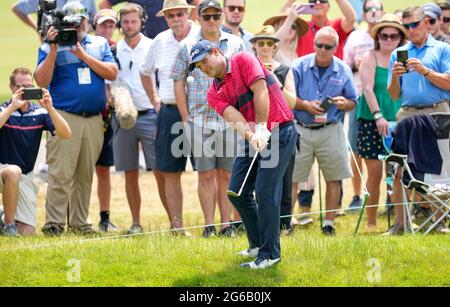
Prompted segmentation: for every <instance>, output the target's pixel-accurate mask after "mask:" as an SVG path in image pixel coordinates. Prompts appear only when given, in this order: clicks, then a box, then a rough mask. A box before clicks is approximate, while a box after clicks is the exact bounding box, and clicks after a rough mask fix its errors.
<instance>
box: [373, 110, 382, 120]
mask: <svg viewBox="0 0 450 307" xmlns="http://www.w3.org/2000/svg"><path fill="white" fill-rule="evenodd" d="M372 115H373V119H374V120H375V121H377V120H379V119H380V118H382V117H383V114H382V113H381V111H375V112H373V113H372Z"/></svg>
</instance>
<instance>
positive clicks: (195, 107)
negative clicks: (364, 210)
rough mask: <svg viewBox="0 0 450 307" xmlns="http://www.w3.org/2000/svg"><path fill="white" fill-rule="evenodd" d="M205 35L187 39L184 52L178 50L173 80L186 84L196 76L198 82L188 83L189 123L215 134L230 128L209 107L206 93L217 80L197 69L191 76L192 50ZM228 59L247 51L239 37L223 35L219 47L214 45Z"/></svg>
mask: <svg viewBox="0 0 450 307" xmlns="http://www.w3.org/2000/svg"><path fill="white" fill-rule="evenodd" d="M202 39H203V37H202V34H201V31H199V33H198V35H197V36H194V37H193V38H188V39H184V40H183V41H182V42H181V48H180V49H179V50H178V53H177V57H176V60H175V63H174V65H173V67H172V71H171V76H170V77H171V78H172V79H173V80H186V79H187V77H188V76H189V75H190V76H193V77H194V82H190V83H187V94H188V110H189V121H191V122H193V123H194V124H195V125H197V126H200V127H203V128H208V129H212V130H217V131H220V130H224V129H225V128H226V124H225V121H224V120H223V118H222V117H221V116H220V115H218V114H217V112H216V111H214V109H213V108H211V107H210V106H209V105H208V102H207V100H206V93H207V92H208V89H209V88H210V87H211V84H212V81H213V78H209V77H208V76H206V75H205V74H204V73H203V72H201V70H200V69H198V68H195V69H194V70H193V71H192V72H189V69H188V68H189V64H190V53H191V49H192V47H193V46H194V45H195V44H196V43H197V42H198V41H200V40H202ZM212 44H213V45H215V46H216V47H217V48H218V49H219V50H220V51H221V52H222V53H223V54H224V55H225V57H226V58H227V59H229V58H231V56H232V55H233V54H236V53H238V52H239V51H243V50H245V46H244V43H243V41H242V39H240V38H239V37H237V36H234V35H231V34H228V33H225V32H223V31H221V33H220V38H219V41H218V42H217V43H214V42H212Z"/></svg>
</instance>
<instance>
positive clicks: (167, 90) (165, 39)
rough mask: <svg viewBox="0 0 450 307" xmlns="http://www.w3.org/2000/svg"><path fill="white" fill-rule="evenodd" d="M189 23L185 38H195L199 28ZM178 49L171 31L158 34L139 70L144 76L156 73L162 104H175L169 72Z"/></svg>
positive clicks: (177, 43) (178, 45)
mask: <svg viewBox="0 0 450 307" xmlns="http://www.w3.org/2000/svg"><path fill="white" fill-rule="evenodd" d="M189 23H190V25H191V29H190V30H189V33H188V34H187V36H186V38H193V37H197V34H198V31H199V27H198V26H196V25H195V24H194V23H193V22H192V21H189ZM179 48H180V43H179V42H178V41H177V40H176V39H175V36H174V34H173V31H172V30H170V29H169V30H166V31H164V32H162V33H160V34H158V36H156V37H155V39H154V40H153V44H152V46H151V47H150V49H149V50H148V53H147V56H146V57H145V60H144V62H143V63H142V65H141V68H140V73H141V74H142V75H145V76H151V75H152V74H154V73H155V72H156V71H158V79H159V88H158V94H159V96H160V98H161V100H162V102H163V103H164V104H176V101H175V93H174V89H173V80H172V79H171V78H170V72H171V69H172V66H173V63H174V62H175V57H176V55H177V51H178V49H179Z"/></svg>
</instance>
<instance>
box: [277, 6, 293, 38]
mask: <svg viewBox="0 0 450 307" xmlns="http://www.w3.org/2000/svg"><path fill="white" fill-rule="evenodd" d="M297 5H298V4H297V3H294V4H293V5H292V7H291V6H289V7H288V8H286V14H287V15H288V16H287V18H286V19H285V20H284V23H283V25H282V26H281V27H280V28H279V29H278V31H277V33H275V37H277V38H278V39H279V40H280V44H283V42H284V41H285V40H286V38H287V36H288V34H289V30H290V29H291V26H292V24H293V23H294V22H295V21H296V20H297V18H298V15H297V13H296V12H295V7H296V6H297Z"/></svg>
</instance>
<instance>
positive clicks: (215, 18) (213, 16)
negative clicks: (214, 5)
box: [200, 14, 222, 21]
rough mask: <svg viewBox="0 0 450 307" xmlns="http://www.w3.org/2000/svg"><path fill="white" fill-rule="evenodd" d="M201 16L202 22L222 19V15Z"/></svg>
mask: <svg viewBox="0 0 450 307" xmlns="http://www.w3.org/2000/svg"><path fill="white" fill-rule="evenodd" d="M200 16H202V18H203V20H204V21H210V20H211V18H213V19H214V20H216V21H217V20H219V19H220V17H222V14H214V15H200Z"/></svg>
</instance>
